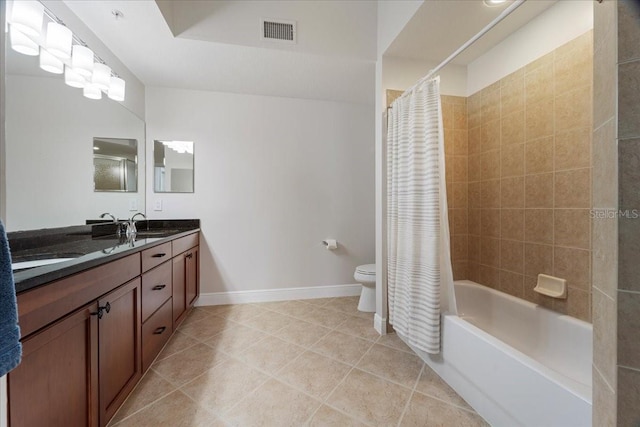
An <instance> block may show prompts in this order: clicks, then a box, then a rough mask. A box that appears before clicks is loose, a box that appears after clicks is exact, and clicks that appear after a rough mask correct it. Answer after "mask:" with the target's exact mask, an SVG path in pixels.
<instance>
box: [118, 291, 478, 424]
mask: <svg viewBox="0 0 640 427" xmlns="http://www.w3.org/2000/svg"><path fill="white" fill-rule="evenodd" d="M357 302H358V298H357V297H348V298H327V299H316V300H301V301H287V302H274V303H262V304H244V305H229V306H212V307H201V308H196V309H194V310H193V311H192V313H191V314H190V315H189V317H188V318H187V319H185V321H184V323H183V324H182V325H181V326H180V328H178V331H177V332H176V333H175V335H174V336H173V338H172V339H171V341H169V343H168V344H167V346H166V347H165V348H164V350H163V351H162V353H161V354H160V355H159V357H158V359H157V360H156V361H155V362H154V364H153V365H152V367H151V369H149V371H148V372H147V374H146V375H145V377H144V378H143V379H142V381H141V382H140V383H139V385H138V387H137V388H136V390H135V391H134V392H133V393H132V394H131V396H130V397H129V399H128V400H127V401H126V402H125V403H124V405H123V406H122V408H120V410H119V412H118V413H117V414H116V416H115V417H114V418H113V420H112V422H111V423H110V426H118V427H126V426H136V427H140V426H185V427H190V426H277V427H282V426H340V427H342V426H456V427H461V426H485V425H487V424H486V423H485V422H484V420H483V419H482V418H481V417H480V416H478V415H477V414H476V413H475V412H474V411H473V410H472V409H471V407H469V406H468V405H467V403H466V402H465V401H464V400H462V399H461V398H460V397H459V396H458V395H457V394H456V393H455V392H454V391H453V390H452V389H451V388H450V387H449V386H448V385H446V384H445V383H444V382H443V381H442V380H440V378H439V377H438V376H437V375H436V374H435V373H434V372H433V371H432V370H431V369H430V368H429V367H427V366H426V365H425V364H424V363H422V361H421V360H420V359H419V358H418V357H417V356H416V355H415V354H414V353H413V352H412V351H411V349H409V348H408V347H407V346H406V345H405V344H404V343H403V342H402V341H401V340H400V339H399V338H397V336H396V335H394V334H391V335H386V336H382V337H381V336H379V335H378V334H377V333H376V332H375V330H374V329H373V326H372V325H373V315H372V314H365V313H360V312H358V311H357V309H356V306H357Z"/></svg>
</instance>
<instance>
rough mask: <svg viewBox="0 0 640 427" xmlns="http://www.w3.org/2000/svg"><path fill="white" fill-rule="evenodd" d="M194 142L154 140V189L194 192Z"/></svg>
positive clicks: (170, 191) (165, 191)
mask: <svg viewBox="0 0 640 427" xmlns="http://www.w3.org/2000/svg"><path fill="white" fill-rule="evenodd" d="M193 163H194V162H193V142H192V141H158V140H155V141H153V190H154V191H155V192H156V193H193Z"/></svg>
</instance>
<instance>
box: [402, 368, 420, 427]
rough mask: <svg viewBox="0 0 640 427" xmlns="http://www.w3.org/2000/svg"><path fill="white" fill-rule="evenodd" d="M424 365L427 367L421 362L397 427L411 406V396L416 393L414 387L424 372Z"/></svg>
mask: <svg viewBox="0 0 640 427" xmlns="http://www.w3.org/2000/svg"><path fill="white" fill-rule="evenodd" d="M426 365H427V364H426V363H424V362H422V368H421V369H420V373H418V378H416V381H415V382H414V384H413V388H412V389H411V394H410V395H409V399H408V400H407V403H405V404H404V409H403V410H402V413H401V414H400V419H398V423H397V424H396V425H397V427H400V425H402V420H403V419H404V416H405V415H406V414H407V411H408V410H409V406H410V405H411V400H413V395H414V393H415V392H416V387H417V386H418V383H419V382H420V378H421V377H422V373H423V372H424V367H425V366H426Z"/></svg>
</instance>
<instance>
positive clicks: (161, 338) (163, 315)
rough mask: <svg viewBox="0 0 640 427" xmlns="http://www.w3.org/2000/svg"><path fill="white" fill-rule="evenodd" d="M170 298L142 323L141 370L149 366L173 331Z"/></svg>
mask: <svg viewBox="0 0 640 427" xmlns="http://www.w3.org/2000/svg"><path fill="white" fill-rule="evenodd" d="M171 313H172V310H171V299H169V300H168V301H167V302H165V303H164V305H163V306H162V307H160V309H159V310H158V311H156V312H155V313H154V314H153V316H151V317H150V318H149V319H148V320H147V321H146V322H144V324H143V325H142V370H143V372H144V371H146V370H147V368H149V366H150V365H151V362H153V359H155V357H156V356H157V354H158V352H159V351H160V350H161V349H162V347H163V346H164V345H165V343H166V342H167V340H168V339H169V338H170V337H171V334H172V333H173V328H172V323H173V319H172V316H171Z"/></svg>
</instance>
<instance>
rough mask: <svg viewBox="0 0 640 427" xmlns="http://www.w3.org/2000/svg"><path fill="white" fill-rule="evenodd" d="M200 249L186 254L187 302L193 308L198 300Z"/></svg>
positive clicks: (197, 248) (194, 249)
mask: <svg viewBox="0 0 640 427" xmlns="http://www.w3.org/2000/svg"><path fill="white" fill-rule="evenodd" d="M199 252H200V251H199V247H198V246H196V247H195V248H193V249H190V250H188V251H187V253H186V254H185V277H186V286H185V287H186V301H187V306H188V307H191V306H193V304H194V303H195V302H196V299H198V295H199V287H198V255H199Z"/></svg>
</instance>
